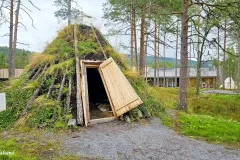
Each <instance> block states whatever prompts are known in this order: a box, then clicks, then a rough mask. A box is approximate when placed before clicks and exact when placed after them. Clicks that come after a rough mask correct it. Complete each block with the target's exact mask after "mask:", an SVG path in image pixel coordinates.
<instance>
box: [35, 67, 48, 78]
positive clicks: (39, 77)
mask: <svg viewBox="0 0 240 160" xmlns="http://www.w3.org/2000/svg"><path fill="white" fill-rule="evenodd" d="M47 67H48V63H46V64H45V66H44V68H43V70H42V73H41V74H40V75H39V76H37V80H38V79H39V78H41V77H42V75H43V74H44V71H45V70H46V69H47Z"/></svg>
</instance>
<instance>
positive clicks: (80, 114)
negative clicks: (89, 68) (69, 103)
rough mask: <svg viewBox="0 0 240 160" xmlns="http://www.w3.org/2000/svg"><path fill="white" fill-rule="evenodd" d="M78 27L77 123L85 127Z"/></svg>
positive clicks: (75, 39)
mask: <svg viewBox="0 0 240 160" xmlns="http://www.w3.org/2000/svg"><path fill="white" fill-rule="evenodd" d="M77 43H78V41H77V25H76V24H75V25H74V46H75V59H76V81H77V95H76V98H77V123H78V124H79V125H83V107H82V97H81V84H80V83H81V78H80V60H79V57H78V54H77V52H78V50H77Z"/></svg>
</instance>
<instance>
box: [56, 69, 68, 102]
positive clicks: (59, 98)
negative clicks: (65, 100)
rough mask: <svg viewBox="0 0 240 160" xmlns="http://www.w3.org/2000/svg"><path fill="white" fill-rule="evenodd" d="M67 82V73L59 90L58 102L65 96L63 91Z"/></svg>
mask: <svg viewBox="0 0 240 160" xmlns="http://www.w3.org/2000/svg"><path fill="white" fill-rule="evenodd" d="M65 81H66V73H65V74H64V75H63V79H62V83H61V87H60V89H59V93H58V98H57V101H60V100H61V97H62V95H63V93H62V91H63V87H64V84H65Z"/></svg>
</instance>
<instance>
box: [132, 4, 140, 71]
mask: <svg viewBox="0 0 240 160" xmlns="http://www.w3.org/2000/svg"><path fill="white" fill-rule="evenodd" d="M136 2H137V1H136ZM133 50H134V51H133V52H134V55H135V67H136V70H138V66H139V65H138V52H137V25H136V9H135V8H134V9H133Z"/></svg>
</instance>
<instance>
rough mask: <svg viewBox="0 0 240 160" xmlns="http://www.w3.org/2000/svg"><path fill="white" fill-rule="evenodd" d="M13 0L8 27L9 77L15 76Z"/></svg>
mask: <svg viewBox="0 0 240 160" xmlns="http://www.w3.org/2000/svg"><path fill="white" fill-rule="evenodd" d="M13 5H14V3H13V0H11V1H10V27H9V58H8V59H9V62H8V72H9V78H14V77H15V66H14V64H15V61H14V57H13V9H14V6H13Z"/></svg>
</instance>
